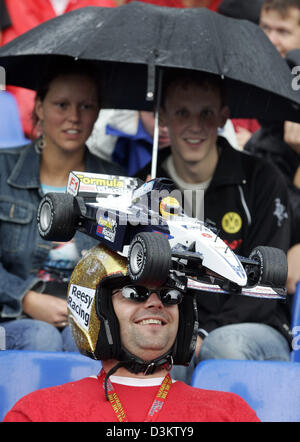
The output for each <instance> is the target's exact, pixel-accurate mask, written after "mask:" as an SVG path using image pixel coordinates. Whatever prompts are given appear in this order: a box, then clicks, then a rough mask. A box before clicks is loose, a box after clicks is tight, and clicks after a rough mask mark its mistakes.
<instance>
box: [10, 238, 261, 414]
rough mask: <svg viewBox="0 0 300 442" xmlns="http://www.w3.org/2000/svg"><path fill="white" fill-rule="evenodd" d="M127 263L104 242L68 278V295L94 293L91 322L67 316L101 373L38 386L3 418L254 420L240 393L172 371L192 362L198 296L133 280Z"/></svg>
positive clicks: (79, 342) (80, 344)
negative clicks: (187, 380)
mask: <svg viewBox="0 0 300 442" xmlns="http://www.w3.org/2000/svg"><path fill="white" fill-rule="evenodd" d="M127 267H128V264H127V259H126V258H124V257H121V256H119V255H118V254H116V253H115V252H112V251H109V250H108V249H106V248H105V247H103V246H100V245H99V246H96V247H94V248H93V249H91V250H90V251H89V252H88V253H87V254H86V255H85V256H84V258H83V259H82V260H81V261H80V262H79V263H78V265H77V267H76V268H75V270H74V273H73V275H72V278H71V282H70V284H71V285H70V288H69V296H72V293H73V287H74V285H76V286H78V287H79V284H81V285H83V284H85V285H86V286H87V287H86V289H85V290H86V291H87V290H88V291H89V293H90V294H92V293H93V294H94V297H93V304H92V306H91V308H89V310H88V308H87V307H86V309H87V311H89V313H90V320H89V324H88V325H87V326H85V324H84V323H82V321H81V320H80V315H79V314H77V313H76V311H74V310H71V309H70V310H69V321H70V326H71V329H72V332H73V336H74V339H75V341H76V344H77V345H78V348H79V350H80V351H81V353H84V354H86V355H88V356H90V357H93V358H94V359H99V360H101V361H102V370H101V372H100V374H98V376H92V377H89V378H85V379H82V380H80V381H77V382H72V383H68V384H64V385H61V386H58V387H52V388H46V389H43V390H38V391H36V392H33V393H31V394H29V395H27V396H25V397H24V398H22V399H21V400H20V401H19V402H17V404H16V405H15V406H14V407H13V409H12V410H11V411H10V412H9V413H8V414H7V415H6V417H5V418H4V421H5V422H15V421H35V422H37V421H39V422H41V421H42V422H49V421H52V422H53V421H55V422H59V421H64V422H66V421H68V422H70V421H71V422H72V421H81V422H84V421H89V422H91V421H98V422H99V421H100V422H117V421H119V422H142V421H146V422H152V421H159V422H203V421H205V422H225V421H231V422H233V421H235V422H245V421H247V422H257V421H258V418H257V416H256V414H255V412H254V411H253V410H252V409H251V408H250V407H249V406H248V404H247V403H246V402H245V401H244V400H243V399H241V398H240V397H239V396H237V395H236V394H233V393H224V392H218V391H208V390H202V389H197V388H193V387H190V386H187V385H185V384H184V383H182V382H180V381H173V380H172V379H171V377H170V374H169V370H170V369H171V367H172V364H173V363H174V364H188V362H189V360H190V357H191V355H192V352H193V349H194V346H195V340H196V331H197V311H196V308H195V301H194V297H193V295H192V293H189V292H188V291H187V290H185V291H184V292H183V291H181V290H178V289H177V288H176V287H174V286H173V285H172V284H171V281H170V280H169V279H167V282H166V284H165V286H164V287H159V288H155V289H154V288H151V287H144V286H135V285H132V282H131V280H130V279H129V276H128V275H127Z"/></svg>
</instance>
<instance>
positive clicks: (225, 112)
mask: <svg viewBox="0 0 300 442" xmlns="http://www.w3.org/2000/svg"><path fill="white" fill-rule="evenodd" d="M229 117H230V109H229V107H228V106H223V107H222V109H221V111H220V121H219V127H224V126H225V124H226V121H227V120H228V118H229Z"/></svg>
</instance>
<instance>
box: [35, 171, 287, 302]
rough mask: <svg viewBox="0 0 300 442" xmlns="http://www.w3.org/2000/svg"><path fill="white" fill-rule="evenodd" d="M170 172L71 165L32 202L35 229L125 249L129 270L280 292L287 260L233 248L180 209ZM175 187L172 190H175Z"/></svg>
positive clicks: (210, 285)
mask: <svg viewBox="0 0 300 442" xmlns="http://www.w3.org/2000/svg"><path fill="white" fill-rule="evenodd" d="M174 192H176V190H175V186H174V183H173V182H172V181H171V180H168V179H166V178H157V179H154V180H151V181H149V182H146V183H142V182H141V181H140V180H139V179H137V178H129V177H121V176H111V175H100V174H90V173H83V172H76V171H74V172H71V173H70V176H69V181H68V187H67V192H66V193H48V194H46V195H45V196H44V198H43V199H42V201H41V203H40V206H39V210H38V228H39V232H40V235H41V236H42V237H43V238H44V239H46V240H51V241H69V240H70V239H72V237H73V236H74V234H75V233H76V230H79V231H81V232H84V233H86V234H87V235H90V236H92V237H94V238H96V239H97V240H99V241H100V242H102V243H103V244H105V245H106V246H107V247H109V248H110V249H112V250H114V251H117V252H119V253H121V254H122V255H125V256H127V257H128V262H129V265H128V271H129V276H130V278H131V279H132V280H133V281H134V282H136V283H139V284H148V285H150V286H151V287H158V286H161V285H163V284H165V283H166V281H167V280H168V284H172V285H174V286H176V287H178V288H181V289H183V290H184V289H186V288H189V289H192V290H195V291H200V292H206V293H207V292H213V293H216V292H217V293H235V294H239V295H246V296H253V297H262V298H272V299H285V297H286V289H285V282H286V277H287V260H286V255H285V253H284V252H283V251H282V250H280V249H277V248H273V247H266V246H258V247H256V248H255V249H254V250H253V251H252V252H251V254H250V256H249V257H241V256H238V255H236V254H235V253H234V252H233V251H232V250H231V249H230V247H229V246H227V245H226V244H225V242H224V241H223V240H222V239H221V238H220V237H219V236H218V235H217V233H215V232H214V230H213V229H212V228H209V227H208V226H207V225H205V224H204V223H203V222H201V221H199V220H197V219H195V218H191V217H189V216H186V215H185V214H184V213H183V211H182V209H181V205H180V204H179V202H178V199H176V198H175V197H174ZM177 192H178V191H177Z"/></svg>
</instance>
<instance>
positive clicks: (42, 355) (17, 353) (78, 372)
mask: <svg viewBox="0 0 300 442" xmlns="http://www.w3.org/2000/svg"><path fill="white" fill-rule="evenodd" d="M100 369H101V362H100V361H95V360H93V359H90V358H88V357H86V356H83V355H81V354H80V353H67V352H38V351H25V350H24V351H23V350H3V351H0V421H2V420H3V418H4V416H5V414H6V413H7V411H8V410H10V409H11V408H12V406H13V405H14V404H15V403H16V402H17V401H18V400H19V399H20V398H21V397H23V396H25V395H26V394H28V393H30V392H32V391H34V390H38V389H40V388H45V387H52V386H55V385H60V384H64V383H66V382H72V381H76V380H79V379H82V378H84V377H87V376H90V375H97V374H98V373H99V371H100Z"/></svg>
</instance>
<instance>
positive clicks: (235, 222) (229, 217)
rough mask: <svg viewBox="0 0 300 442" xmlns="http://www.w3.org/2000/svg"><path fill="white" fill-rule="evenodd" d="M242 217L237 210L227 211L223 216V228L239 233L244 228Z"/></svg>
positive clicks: (228, 231) (226, 230)
mask: <svg viewBox="0 0 300 442" xmlns="http://www.w3.org/2000/svg"><path fill="white" fill-rule="evenodd" d="M242 223H243V222H242V218H241V216H240V215H239V214H238V213H236V212H227V213H225V215H224V216H223V218H222V228H223V230H224V231H225V232H227V233H237V232H239V231H240V230H241V228H242Z"/></svg>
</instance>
